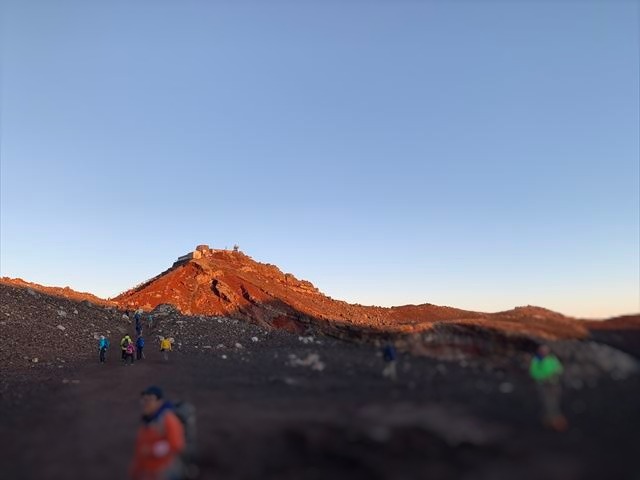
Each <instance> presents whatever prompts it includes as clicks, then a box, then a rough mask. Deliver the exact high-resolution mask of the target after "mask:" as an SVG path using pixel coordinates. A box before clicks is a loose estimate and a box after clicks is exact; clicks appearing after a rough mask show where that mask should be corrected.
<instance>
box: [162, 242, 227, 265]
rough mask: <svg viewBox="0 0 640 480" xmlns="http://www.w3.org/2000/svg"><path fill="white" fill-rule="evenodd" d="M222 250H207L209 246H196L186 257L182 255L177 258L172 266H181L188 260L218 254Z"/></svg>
mask: <svg viewBox="0 0 640 480" xmlns="http://www.w3.org/2000/svg"><path fill="white" fill-rule="evenodd" d="M220 251H222V250H217V249H215V248H209V245H198V246H197V247H196V249H195V250H194V251H193V252H189V253H187V254H186V255H182V256H181V257H178V259H177V260H176V261H175V262H174V263H173V266H174V267H175V266H177V265H182V264H183V263H187V262H188V261H189V260H197V259H199V258H203V257H208V256H211V255H212V254H213V253H215V252H220Z"/></svg>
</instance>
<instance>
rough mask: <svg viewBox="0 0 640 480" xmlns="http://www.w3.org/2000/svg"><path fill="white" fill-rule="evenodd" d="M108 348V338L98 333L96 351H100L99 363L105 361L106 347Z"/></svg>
mask: <svg viewBox="0 0 640 480" xmlns="http://www.w3.org/2000/svg"><path fill="white" fill-rule="evenodd" d="M108 348H109V340H108V339H107V338H105V336H104V335H100V341H99V342H98V351H99V352H100V363H105V362H106V361H107V349H108Z"/></svg>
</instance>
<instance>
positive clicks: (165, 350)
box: [160, 337, 172, 360]
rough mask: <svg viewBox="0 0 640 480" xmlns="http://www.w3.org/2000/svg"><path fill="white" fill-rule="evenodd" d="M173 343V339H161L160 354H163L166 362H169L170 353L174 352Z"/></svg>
mask: <svg viewBox="0 0 640 480" xmlns="http://www.w3.org/2000/svg"><path fill="white" fill-rule="evenodd" d="M171 343H172V342H171V339H169V338H166V337H160V352H161V353H162V354H163V356H164V359H165V360H169V352H170V351H171V350H172V348H171Z"/></svg>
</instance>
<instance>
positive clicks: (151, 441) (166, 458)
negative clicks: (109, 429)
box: [130, 387, 185, 480]
mask: <svg viewBox="0 0 640 480" xmlns="http://www.w3.org/2000/svg"><path fill="white" fill-rule="evenodd" d="M140 404H141V407H142V426H141V427H140V429H139V430H138V435H137V439H136V444H135V452H134V457H133V462H132V464H131V467H130V475H131V479H132V480H178V479H181V478H184V468H183V465H182V461H181V455H182V453H183V451H184V450H185V430H184V426H183V423H182V422H181V421H180V419H179V418H178V416H177V415H176V414H175V413H174V411H173V408H172V405H171V404H170V403H169V402H167V401H165V400H164V394H163V392H162V389H160V388H159V387H149V388H147V389H146V390H144V391H143V392H142V394H141V395H140Z"/></svg>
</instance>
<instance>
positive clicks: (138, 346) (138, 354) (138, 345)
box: [136, 335, 144, 360]
mask: <svg viewBox="0 0 640 480" xmlns="http://www.w3.org/2000/svg"><path fill="white" fill-rule="evenodd" d="M143 349H144V338H142V335H141V336H139V337H138V338H137V339H136V360H142V359H143V358H144V353H143V351H142V350H143Z"/></svg>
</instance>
